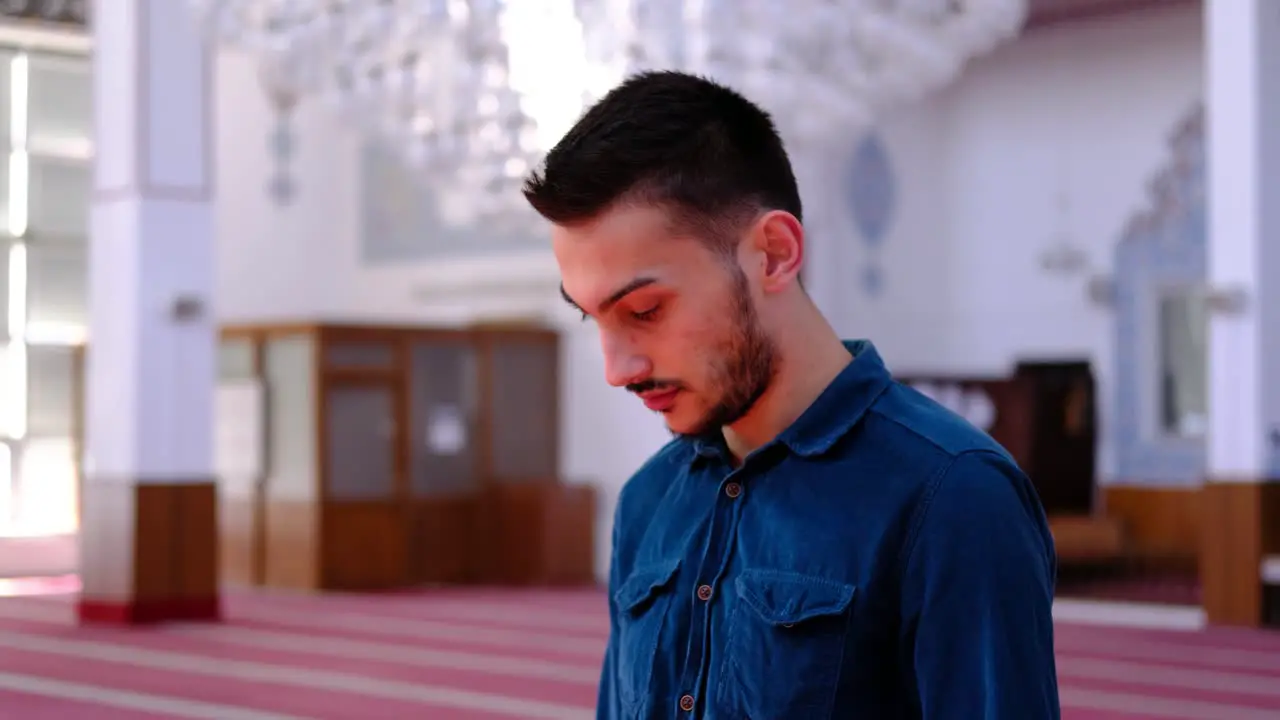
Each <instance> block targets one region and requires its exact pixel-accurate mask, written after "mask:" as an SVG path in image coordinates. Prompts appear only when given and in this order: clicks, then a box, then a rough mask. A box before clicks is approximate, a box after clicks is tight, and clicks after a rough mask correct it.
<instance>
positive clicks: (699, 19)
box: [189, 0, 1027, 223]
mask: <svg viewBox="0 0 1280 720" xmlns="http://www.w3.org/2000/svg"><path fill="white" fill-rule="evenodd" d="M189 2H191V3H192V4H193V6H195V7H196V9H197V11H198V14H199V16H200V17H201V19H202V20H203V22H204V23H205V24H206V26H207V27H209V28H210V29H211V30H212V31H213V32H214V33H215V35H216V36H217V37H218V38H220V39H221V40H222V41H223V42H224V43H228V44H231V45H234V46H237V47H240V48H244V49H246V50H249V51H250V52H253V53H255V54H257V55H258V56H259V57H260V58H263V61H264V63H268V64H272V65H274V66H276V67H277V68H279V67H283V68H289V69H290V71H288V72H280V71H276V72H274V73H273V74H272V84H271V86H270V90H271V92H272V93H273V94H275V95H278V96H280V97H286V98H289V99H290V101H291V102H295V103H296V102H297V101H298V99H300V98H303V97H308V96H324V97H326V98H328V99H329V100H331V101H332V104H333V106H334V107H335V108H336V109H337V110H338V111H339V112H341V113H342V115H343V116H344V117H345V118H346V119H347V120H348V122H349V123H350V124H351V125H353V126H355V127H359V128H361V129H362V130H363V131H365V132H366V133H368V134H369V135H370V136H371V137H374V138H378V139H380V140H381V141H382V142H384V143H387V144H388V145H389V147H390V148H391V149H392V150H393V152H395V153H396V154H397V155H400V156H402V157H403V158H404V159H405V161H406V162H408V163H410V165H411V167H412V168H414V170H415V173H414V175H415V177H416V178H418V180H419V181H420V182H422V183H423V184H424V186H425V187H428V188H429V189H430V190H431V193H432V194H433V195H434V196H435V198H436V200H437V203H438V204H439V206H440V209H441V213H442V216H444V217H445V218H446V219H448V220H450V221H452V222H458V223H473V222H477V221H480V220H492V219H494V218H500V219H503V220H504V221H506V220H513V219H514V220H517V221H522V220H524V219H527V218H528V214H527V208H524V207H523V203H522V201H521V199H520V197H519V193H518V192H517V189H516V188H517V185H518V183H519V180H520V178H522V177H523V176H524V174H525V173H526V172H527V170H528V168H529V167H530V166H532V165H533V164H534V163H535V162H537V160H538V159H539V158H540V156H541V155H542V154H543V153H544V152H545V151H546V150H547V149H548V148H549V147H550V146H551V144H553V143H554V142H555V140H556V139H558V138H559V137H560V136H561V135H562V134H563V132H564V131H565V130H567V129H568V127H569V126H570V125H571V124H572V122H573V120H574V119H575V118H576V117H577V115H578V114H579V113H580V112H581V110H582V108H583V107H584V105H585V104H586V103H589V102H591V101H592V100H594V99H596V98H598V97H599V96H600V95H601V94H603V93H604V92H605V91H606V90H607V89H608V88H609V87H612V86H613V85H615V84H616V83H617V82H618V81H620V80H621V79H622V78H623V77H624V76H625V75H626V74H627V73H629V72H633V71H636V70H642V69H652V68H670V69H683V70H687V71H691V72H697V73H701V74H705V75H708V76H711V77H713V78H716V79H718V80H721V81H723V82H726V83H728V84H730V85H732V86H734V87H737V88H739V89H740V90H742V91H743V92H745V93H746V94H747V95H748V96H750V97H751V98H753V99H754V100H756V101H758V102H760V103H761V104H762V105H764V106H765V107H766V108H767V109H768V110H770V111H771V113H772V114H773V115H774V117H775V118H776V119H777V120H778V123H779V125H780V126H781V128H782V130H783V134H784V135H785V136H788V139H789V141H792V142H794V143H796V144H800V145H810V144H818V145H821V144H822V143H824V142H826V141H827V140H828V139H829V138H830V137H831V136H832V133H833V132H841V133H845V134H849V133H850V132H852V131H856V130H857V128H858V127H859V126H860V125H864V124H867V123H869V122H871V120H872V119H873V118H874V117H875V116H876V115H877V114H878V113H880V112H882V111H883V110H884V109H886V108H889V107H893V106H895V105H900V104H902V103H905V102H909V101H912V100H914V99H917V98H919V97H922V96H924V95H926V94H928V93H930V92H932V91H934V90H936V89H938V88H940V87H942V86H944V85H946V84H947V83H949V82H951V81H952V80H953V79H954V78H955V77H956V76H957V75H958V74H959V73H960V72H961V70H962V69H963V68H964V67H965V65H966V63H967V62H968V61H969V60H970V59H972V58H974V57H976V56H977V55H980V54H982V53H984V52H987V51H989V50H990V49H991V48H993V47H995V46H996V45H997V44H999V43H1000V42H1002V41H1004V40H1005V39H1007V38H1010V37H1012V36H1013V35H1015V34H1016V33H1017V32H1018V31H1019V29H1020V28H1021V26H1022V23H1023V21H1024V19H1025V17H1026V12H1027V0H791V1H790V2H786V1H784V0H189Z"/></svg>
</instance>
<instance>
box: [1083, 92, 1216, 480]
mask: <svg viewBox="0 0 1280 720" xmlns="http://www.w3.org/2000/svg"><path fill="white" fill-rule="evenodd" d="M1169 150H1170V158H1169V161H1168V163H1167V164H1166V165H1165V166H1164V167H1163V168H1161V169H1160V171H1159V172H1158V173H1157V174H1156V176H1155V177H1154V178H1153V180H1152V182H1151V184H1150V186H1149V203H1148V207H1147V208H1146V209H1144V210H1143V211H1141V212H1139V213H1138V214H1137V215H1135V216H1134V217H1133V219H1132V220H1131V221H1130V222H1129V224H1128V226H1127V227H1126V229H1125V231H1124V234H1123V236H1122V237H1121V239H1120V242H1119V243H1118V244H1117V245H1116V249H1115V259H1114V262H1115V275H1114V281H1113V286H1112V298H1113V300H1114V308H1115V316H1114V317H1115V326H1114V338H1115V380H1114V391H1113V392H1114V396H1113V407H1112V412H1113V413H1114V417H1113V418H1111V422H1108V423H1106V424H1105V427H1106V430H1105V432H1107V433H1109V434H1110V441H1111V443H1112V447H1114V448H1115V452H1116V477H1117V478H1118V479H1121V480H1123V481H1124V482H1126V483H1139V482H1141V483H1158V484H1161V485H1185V486H1193V485H1198V484H1199V483H1200V482H1201V481H1202V479H1203V477H1204V474H1205V466H1206V449H1205V443H1204V438H1203V436H1198V435H1197V434H1196V433H1194V432H1190V433H1179V432H1176V431H1170V430H1169V426H1170V423H1166V422H1165V418H1162V417H1161V415H1162V410H1161V409H1162V407H1164V406H1165V404H1166V401H1167V399H1168V396H1169V395H1170V394H1171V391H1170V389H1169V388H1168V387H1167V386H1168V385H1169V383H1168V382H1167V379H1166V377H1165V375H1166V374H1167V373H1166V372H1165V371H1164V367H1163V364H1164V363H1162V359H1161V355H1162V352H1161V341H1162V340H1164V339H1165V334H1166V333H1165V331H1164V330H1162V328H1161V315H1162V309H1163V308H1167V306H1169V304H1170V303H1169V300H1170V298H1175V297H1177V296H1178V293H1179V291H1181V293H1182V294H1183V295H1186V291H1187V290H1188V289H1193V288H1198V287H1203V284H1204V283H1205V281H1206V278H1207V257H1206V256H1207V248H1206V240H1207V234H1208V226H1207V223H1206V207H1205V203H1206V200H1205V146H1204V112H1203V108H1202V107H1199V106H1197V107H1196V108H1194V109H1193V110H1192V111H1191V112H1190V113H1189V114H1188V115H1187V116H1186V117H1185V118H1184V119H1183V120H1182V122H1180V123H1179V124H1178V126H1177V127H1176V129H1175V132H1174V133H1173V135H1172V137H1171V138H1170V142H1169ZM1166 314H1167V313H1166ZM1172 424H1173V425H1175V426H1176V425H1177V423H1172ZM1182 424H1183V425H1187V424H1189V423H1182ZM1190 424H1194V423H1190Z"/></svg>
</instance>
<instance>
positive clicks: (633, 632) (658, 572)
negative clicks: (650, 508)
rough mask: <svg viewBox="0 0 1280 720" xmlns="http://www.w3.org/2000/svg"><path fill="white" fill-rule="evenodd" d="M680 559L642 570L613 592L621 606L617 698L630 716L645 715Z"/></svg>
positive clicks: (619, 612) (637, 571) (618, 604)
mask: <svg viewBox="0 0 1280 720" xmlns="http://www.w3.org/2000/svg"><path fill="white" fill-rule="evenodd" d="M679 569H680V562H679V560H673V561H669V562H665V563H657V564H654V565H649V566H645V567H642V568H640V569H638V570H636V571H635V572H633V573H632V574H631V577H629V578H627V580H626V581H625V582H623V583H622V585H621V586H620V587H619V588H618V589H617V590H616V591H615V592H614V602H615V603H616V605H617V607H618V650H619V652H618V656H617V662H618V671H617V682H618V699H619V700H620V701H621V703H622V706H623V708H624V709H625V710H626V712H627V715H628V717H637V716H641V715H643V713H644V712H645V709H644V707H643V706H644V705H646V704H647V703H648V701H649V698H650V696H651V694H652V693H651V685H652V683H653V669H654V664H655V663H656V662H657V659H658V643H659V641H660V640H661V639H662V628H663V625H664V623H665V621H666V617H667V611H668V609H669V606H670V604H671V595H672V591H673V587H672V586H673V585H674V584H675V577H676V572H677V571H678V570H679Z"/></svg>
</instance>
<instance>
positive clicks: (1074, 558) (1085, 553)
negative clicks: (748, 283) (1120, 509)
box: [1049, 515, 1125, 564]
mask: <svg viewBox="0 0 1280 720" xmlns="http://www.w3.org/2000/svg"><path fill="white" fill-rule="evenodd" d="M1049 530H1050V532H1052V533H1053V544H1054V546H1055V547H1056V549H1057V551H1058V560H1059V562H1062V563H1090V564H1092V563H1102V562H1112V561H1115V560H1119V559H1121V558H1123V557H1124V552H1125V537H1124V527H1123V526H1122V525H1121V523H1120V522H1119V521H1117V520H1113V519H1110V518H1105V517H1097V516H1091V515H1050V516H1049Z"/></svg>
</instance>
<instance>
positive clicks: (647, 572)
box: [613, 560, 680, 612]
mask: <svg viewBox="0 0 1280 720" xmlns="http://www.w3.org/2000/svg"><path fill="white" fill-rule="evenodd" d="M679 569H680V561H679V560H668V561H664V562H660V563H654V564H652V565H646V566H644V567H642V568H640V569H638V570H635V571H634V572H632V573H631V577H629V578H627V580H626V581H625V582H623V583H622V586H621V587H619V588H618V589H617V591H616V592H614V595H613V599H614V601H615V602H616V603H618V607H619V608H621V609H622V610H623V611H624V612H631V611H632V610H635V609H636V608H638V607H639V606H640V605H642V604H644V603H645V602H646V601H647V600H649V599H650V598H652V597H653V596H654V595H657V594H658V591H659V590H662V589H663V588H665V587H666V586H667V585H668V584H670V582H671V579H672V578H674V577H675V576H676V571H677V570H679Z"/></svg>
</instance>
